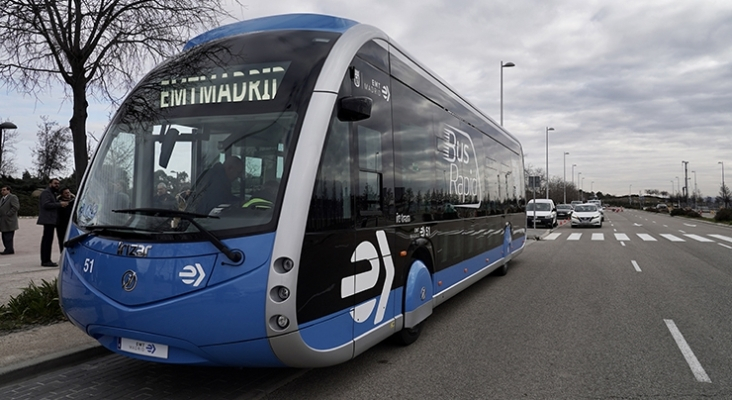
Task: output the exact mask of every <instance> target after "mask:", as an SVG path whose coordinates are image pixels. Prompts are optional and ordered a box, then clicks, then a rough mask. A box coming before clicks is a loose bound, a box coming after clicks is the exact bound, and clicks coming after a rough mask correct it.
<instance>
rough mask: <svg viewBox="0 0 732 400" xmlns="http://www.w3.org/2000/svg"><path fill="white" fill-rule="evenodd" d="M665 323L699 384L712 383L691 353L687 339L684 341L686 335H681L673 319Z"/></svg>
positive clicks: (665, 320)
mask: <svg viewBox="0 0 732 400" xmlns="http://www.w3.org/2000/svg"><path fill="white" fill-rule="evenodd" d="M663 322H665V323H666V327H667V328H668V330H669V331H670V332H671V336H673V337H674V340H675V341H676V345H677V346H679V350H681V354H683V356H684V358H685V359H686V363H687V364H689V368H691V372H692V373H694V377H695V378H696V380H697V381H698V382H709V383H711V382H712V380H711V379H709V375H707V373H706V372H705V371H704V368H703V367H702V366H701V363H699V360H698V359H697V358H696V356H695V355H694V352H693V351H691V347H689V344H688V343H686V339H684V335H682V334H681V331H679V328H677V327H676V324H675V323H674V321H673V320H671V319H664V320H663Z"/></svg>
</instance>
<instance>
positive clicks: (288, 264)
mask: <svg viewBox="0 0 732 400" xmlns="http://www.w3.org/2000/svg"><path fill="white" fill-rule="evenodd" d="M293 268H295V262H294V261H292V260H291V259H290V258H287V257H280V258H278V259H277V260H276V261H275V263H274V269H275V271H277V272H279V273H281V274H284V273H287V272H290V271H292V269H293Z"/></svg>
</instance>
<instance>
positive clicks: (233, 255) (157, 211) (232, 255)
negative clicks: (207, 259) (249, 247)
mask: <svg viewBox="0 0 732 400" xmlns="http://www.w3.org/2000/svg"><path fill="white" fill-rule="evenodd" d="M112 212H115V213H120V214H138V215H147V216H150V217H170V218H180V219H183V220H186V221H188V222H190V223H191V224H193V226H195V227H196V228H197V229H198V230H199V231H201V233H203V235H204V236H206V238H207V239H208V240H209V241H210V242H211V243H212V244H213V245H214V246H216V248H217V249H219V250H220V251H221V252H222V253H224V254H225V255H226V257H228V258H229V260H231V261H232V262H234V263H239V262H240V261H242V260H243V259H244V254H242V253H241V252H240V251H232V250H231V249H230V248H229V247H227V246H226V245H225V244H224V242H222V241H221V240H220V239H219V238H217V237H216V236H214V234H213V233H211V232H209V231H208V230H207V229H206V228H204V227H203V226H201V224H199V223H198V222H196V220H195V218H216V219H218V218H219V217H218V216H216V215H207V214H197V213H192V212H188V211H179V210H166V209H162V208H128V209H124V210H112Z"/></svg>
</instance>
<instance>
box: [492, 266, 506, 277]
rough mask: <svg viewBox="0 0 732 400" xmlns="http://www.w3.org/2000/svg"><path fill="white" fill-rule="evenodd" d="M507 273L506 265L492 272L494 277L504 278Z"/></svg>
mask: <svg viewBox="0 0 732 400" xmlns="http://www.w3.org/2000/svg"><path fill="white" fill-rule="evenodd" d="M507 273H508V263H505V264H503V265H501V266H500V267H499V268H498V269H497V270H495V271H493V275H495V276H506V274H507Z"/></svg>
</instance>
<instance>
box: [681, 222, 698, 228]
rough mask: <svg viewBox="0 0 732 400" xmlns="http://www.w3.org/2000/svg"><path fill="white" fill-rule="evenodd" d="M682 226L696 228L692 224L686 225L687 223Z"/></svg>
mask: <svg viewBox="0 0 732 400" xmlns="http://www.w3.org/2000/svg"><path fill="white" fill-rule="evenodd" d="M684 225H686V226H690V227H692V228H696V225H692V224H687V223H684Z"/></svg>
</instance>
